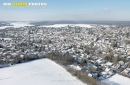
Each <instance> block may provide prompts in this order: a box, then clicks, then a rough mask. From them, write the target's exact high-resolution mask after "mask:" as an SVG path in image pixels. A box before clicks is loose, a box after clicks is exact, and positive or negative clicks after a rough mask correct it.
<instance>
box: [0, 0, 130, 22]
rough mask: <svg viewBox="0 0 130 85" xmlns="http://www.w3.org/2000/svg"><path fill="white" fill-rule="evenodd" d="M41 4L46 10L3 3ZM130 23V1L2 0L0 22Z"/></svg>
mask: <svg viewBox="0 0 130 85" xmlns="http://www.w3.org/2000/svg"><path fill="white" fill-rule="evenodd" d="M7 2H9V3H11V2H33V3H34V2H39V3H42V2H43V3H47V7H46V8H39V9H38V8H31V9H29V8H12V7H4V6H3V3H7ZM8 20H10V21H14V20H19V21H30V20H33V21H37V20H40V21H45V20H80V21H81V20H99V21H130V0H3V1H2V0H0V21H8Z"/></svg>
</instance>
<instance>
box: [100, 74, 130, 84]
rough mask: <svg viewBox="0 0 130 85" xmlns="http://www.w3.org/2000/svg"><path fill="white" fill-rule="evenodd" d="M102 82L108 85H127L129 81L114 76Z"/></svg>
mask: <svg viewBox="0 0 130 85" xmlns="http://www.w3.org/2000/svg"><path fill="white" fill-rule="evenodd" d="M102 82H106V83H108V84H110V85H129V84H130V79H129V78H127V77H124V76H122V75H119V74H115V75H114V76H112V77H110V78H108V79H105V80H102Z"/></svg>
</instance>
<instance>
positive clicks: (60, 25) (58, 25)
mask: <svg viewBox="0 0 130 85" xmlns="http://www.w3.org/2000/svg"><path fill="white" fill-rule="evenodd" d="M68 25H69V26H80V27H87V28H91V27H93V26H92V25H90V24H54V25H43V26H39V27H65V26H68Z"/></svg>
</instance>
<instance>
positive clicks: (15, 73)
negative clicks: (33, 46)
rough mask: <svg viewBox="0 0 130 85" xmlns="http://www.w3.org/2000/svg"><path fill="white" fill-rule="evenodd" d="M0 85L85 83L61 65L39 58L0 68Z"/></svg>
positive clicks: (82, 84) (75, 84)
mask: <svg viewBox="0 0 130 85" xmlns="http://www.w3.org/2000/svg"><path fill="white" fill-rule="evenodd" d="M0 85H86V84H84V83H82V82H81V81H80V80H78V79H77V78H76V77H73V76H72V75H71V74H70V73H69V72H67V71H66V70H65V69H64V68H63V67H62V66H60V65H58V64H56V63H55V62H53V61H51V60H49V59H40V60H35V61H31V62H27V63H23V64H18V65H15V66H11V67H7V68H2V69H0Z"/></svg>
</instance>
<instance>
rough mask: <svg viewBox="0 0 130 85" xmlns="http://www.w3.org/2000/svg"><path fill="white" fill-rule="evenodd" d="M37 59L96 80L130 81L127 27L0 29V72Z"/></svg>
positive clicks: (129, 37)
mask: <svg viewBox="0 0 130 85" xmlns="http://www.w3.org/2000/svg"><path fill="white" fill-rule="evenodd" d="M55 56H56V57H55ZM40 58H49V59H52V60H55V61H56V62H60V63H61V64H62V65H64V66H65V67H67V68H71V69H73V70H78V71H84V72H85V73H86V74H87V75H88V76H89V77H93V78H95V79H98V80H103V79H107V78H110V77H112V76H113V75H115V74H120V75H123V76H126V77H128V78H130V27H125V26H124V27H121V26H116V25H98V24H92V25H91V27H81V26H74V25H67V26H64V27H42V26H25V27H19V28H13V27H9V28H6V29H0V68H3V67H9V66H12V65H15V64H18V63H24V62H27V61H30V60H35V59H40ZM68 58H69V59H68ZM63 59H64V60H67V61H64V60H63Z"/></svg>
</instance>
